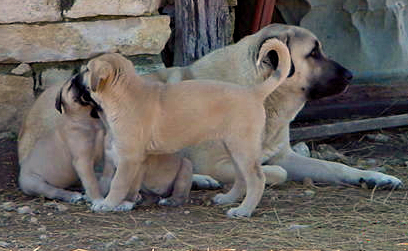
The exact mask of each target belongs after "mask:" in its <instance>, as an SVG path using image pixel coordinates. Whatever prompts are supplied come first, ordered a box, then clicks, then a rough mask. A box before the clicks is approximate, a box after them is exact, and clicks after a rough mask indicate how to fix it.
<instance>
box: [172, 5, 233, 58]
mask: <svg viewBox="0 0 408 251" xmlns="http://www.w3.org/2000/svg"><path fill="white" fill-rule="evenodd" d="M232 25H233V20H232V17H231V15H230V7H229V4H228V1H227V0H175V46H174V47H175V48H174V63H173V65H174V66H185V65H188V64H190V63H192V62H193V61H195V60H197V59H199V58H200V57H202V56H204V55H205V54H207V53H209V52H211V51H213V50H215V49H218V48H221V47H224V46H225V45H228V44H230V43H231V41H232V31H233V27H232Z"/></svg>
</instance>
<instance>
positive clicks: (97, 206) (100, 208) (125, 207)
mask: <svg viewBox="0 0 408 251" xmlns="http://www.w3.org/2000/svg"><path fill="white" fill-rule="evenodd" d="M134 206H135V203H134V202H130V201H123V202H122V203H120V204H119V205H117V206H111V205H109V204H108V203H107V202H106V201H105V200H95V201H94V202H93V203H92V206H91V210H92V211H93V212H110V211H115V212H123V211H130V210H132V209H133V207H134Z"/></svg>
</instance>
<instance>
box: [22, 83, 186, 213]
mask: <svg viewBox="0 0 408 251" xmlns="http://www.w3.org/2000/svg"><path fill="white" fill-rule="evenodd" d="M79 80H80V79H79V77H78V76H75V77H73V78H72V79H71V80H69V81H67V82H66V83H65V84H64V85H61V84H56V85H54V86H52V87H50V88H48V89H47V90H45V91H44V92H43V93H42V94H41V95H40V97H39V98H38V99H37V100H36V102H35V103H34V105H33V107H32V108H31V110H30V111H29V113H28V115H27V117H26V119H25V121H24V123H23V126H22V128H21V131H20V135H19V144H18V153H19V162H20V167H21V169H20V176H19V184H20V188H21V189H22V191H23V192H24V193H26V194H29V195H42V196H45V197H47V198H50V199H59V200H63V201H67V202H77V201H79V200H81V199H83V198H85V197H84V196H83V195H82V194H81V193H79V192H73V191H69V190H65V189H64V188H67V187H69V186H71V185H73V184H75V183H77V182H78V179H80V180H81V181H82V184H83V186H84V188H85V192H86V198H87V199H89V200H91V201H97V200H103V195H105V194H106V193H107V192H108V190H109V187H107V186H108V185H109V184H110V180H111V178H112V175H113V173H114V166H113V163H112V161H111V160H110V159H109V158H106V157H105V163H104V176H103V177H102V178H101V181H100V182H99V183H100V185H101V186H102V187H99V185H98V181H97V179H96V176H95V172H94V166H95V164H96V163H98V162H100V161H101V160H102V157H103V156H104V139H105V129H104V127H103V124H102V122H101V120H100V119H99V115H98V111H97V110H96V109H95V105H93V104H92V101H91V100H90V99H89V97H87V96H86V94H87V93H85V92H84V90H83V87H82V86H81V85H79V83H78V81H79ZM88 94H89V93H88ZM54 105H55V108H56V109H54V108H53V107H54ZM57 110H58V111H59V112H57ZM106 147H107V148H109V145H108V144H106ZM143 164H144V165H145V166H146V168H147V172H146V174H145V176H144V177H143V187H142V191H143V193H144V194H145V195H146V197H148V198H149V200H150V201H152V199H155V197H165V199H162V200H160V201H159V204H161V205H169V206H177V205H180V204H182V203H184V202H185V201H186V200H187V199H188V198H189V193H190V188H191V176H192V167H191V162H190V161H189V160H187V159H185V158H181V157H179V156H177V155H170V154H167V155H153V156H149V158H148V159H146V161H145V162H144V163H143ZM133 204H134V203H133V202H129V203H127V205H128V206H131V207H133Z"/></svg>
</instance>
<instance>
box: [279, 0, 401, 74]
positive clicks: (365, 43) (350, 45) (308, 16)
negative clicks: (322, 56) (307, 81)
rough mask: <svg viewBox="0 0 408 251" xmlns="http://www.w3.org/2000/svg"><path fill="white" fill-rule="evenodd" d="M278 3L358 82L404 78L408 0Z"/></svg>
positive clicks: (287, 18)
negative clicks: (309, 31) (311, 32)
mask: <svg viewBox="0 0 408 251" xmlns="http://www.w3.org/2000/svg"><path fill="white" fill-rule="evenodd" d="M277 8H278V9H279V11H280V12H281V14H282V16H283V18H284V19H285V21H286V22H287V23H290V24H295V25H300V26H302V27H305V28H308V29H310V30H311V31H313V32H314V33H315V34H316V35H317V37H319V39H320V40H321V41H322V43H323V47H324V50H325V51H326V53H327V54H328V55H329V56H330V57H332V58H334V59H336V60H337V61H339V62H341V63H342V64H344V65H345V66H347V67H348V68H350V69H351V70H352V71H353V72H354V73H355V75H356V77H357V78H360V80H361V81H372V80H376V81H381V80H386V81H388V80H392V79H401V78H402V79H407V76H408V1H407V0H278V1H277Z"/></svg>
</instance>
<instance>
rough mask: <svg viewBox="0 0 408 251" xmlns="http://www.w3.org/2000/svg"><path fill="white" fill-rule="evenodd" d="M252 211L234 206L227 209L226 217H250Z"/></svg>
mask: <svg viewBox="0 0 408 251" xmlns="http://www.w3.org/2000/svg"><path fill="white" fill-rule="evenodd" d="M251 214H252V212H248V210H247V209H245V208H243V207H234V208H231V209H230V210H228V212H227V217H228V218H242V217H251Z"/></svg>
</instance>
